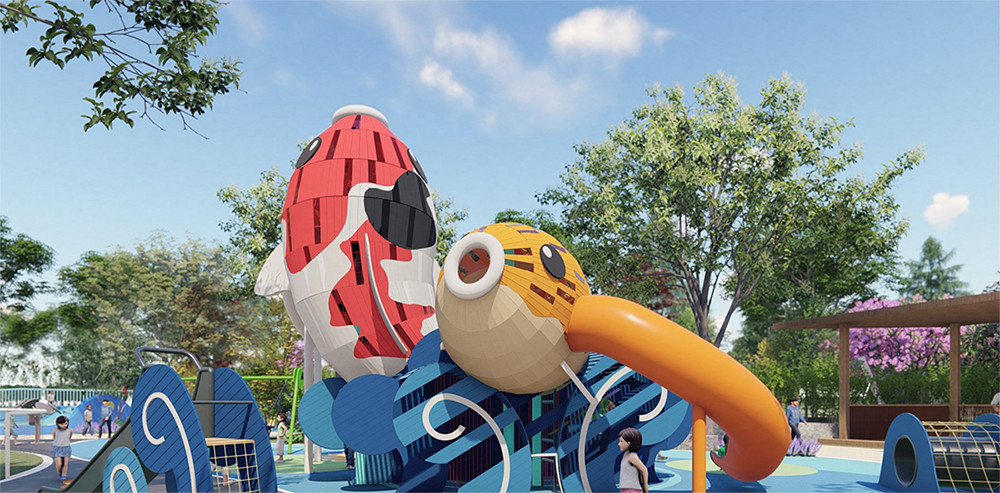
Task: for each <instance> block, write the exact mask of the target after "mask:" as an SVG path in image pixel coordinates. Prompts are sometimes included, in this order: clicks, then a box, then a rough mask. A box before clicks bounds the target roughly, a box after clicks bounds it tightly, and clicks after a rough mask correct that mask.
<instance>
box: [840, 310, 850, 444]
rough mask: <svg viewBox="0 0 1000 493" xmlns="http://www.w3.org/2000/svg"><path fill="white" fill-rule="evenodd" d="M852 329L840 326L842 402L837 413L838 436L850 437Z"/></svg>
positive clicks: (841, 437)
mask: <svg viewBox="0 0 1000 493" xmlns="http://www.w3.org/2000/svg"><path fill="white" fill-rule="evenodd" d="M850 330H851V329H850V328H849V327H846V326H841V327H840V346H839V347H838V349H837V358H838V360H839V363H838V366H839V368H840V372H839V373H840V387H839V388H840V390H839V392H840V404H839V407H838V412H837V415H838V417H839V420H838V426H839V433H838V435H837V438H840V439H844V440H846V439H848V438H850V434H849V433H848V431H849V430H848V429H847V422H848V417H849V416H850V412H851V406H850V404H851V373H850V372H851V341H850V337H849V335H850V332H849V331H850Z"/></svg>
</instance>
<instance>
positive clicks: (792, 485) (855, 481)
mask: <svg viewBox="0 0 1000 493" xmlns="http://www.w3.org/2000/svg"><path fill="white" fill-rule="evenodd" d="M105 441H106V440H86V441H80V442H74V443H73V457H74V458H75V459H79V460H82V461H88V460H90V458H91V457H93V456H94V455H95V454H97V452H98V451H99V450H100V448H101V447H102V446H103V445H104V443H105ZM272 447H273V442H272ZM340 452H342V451H341V450H325V449H324V451H323V457H324V458H325V459H328V460H325V461H324V462H318V463H316V464H315V465H314V469H315V470H316V471H321V472H322V473H323V474H322V475H323V476H326V477H327V478H330V479H332V481H315V480H310V479H309V475H308V474H305V473H303V472H301V471H302V460H303V453H302V446H301V445H293V447H292V452H291V453H290V454H286V455H285V462H284V463H281V464H276V466H277V470H278V487H279V488H280V490H282V491H285V492H288V493H312V492H358V491H393V490H394V488H393V487H392V486H385V485H351V484H350V483H349V480H350V479H351V478H352V477H353V475H354V471H350V470H346V469H345V467H344V463H343V462H342V461H337V460H329V459H330V458H332V457H335V456H336V455H337V454H338V453H340ZM338 458H339V457H338ZM72 467H80V466H72ZM880 468H881V464H880V463H878V462H871V461H861V460H849V459H835V458H829V457H785V460H784V461H782V463H781V466H779V467H778V469H777V470H776V471H775V472H774V474H772V475H771V476H769V477H767V478H765V479H763V480H761V481H757V482H752V483H744V482H740V481H736V480H734V479H732V478H730V477H729V476H728V475H726V474H725V473H723V472H722V471H719V470H718V468H716V467H715V465H714V464H712V462H711V460H708V477H707V485H708V491H712V492H822V493H840V492H875V491H877V492H883V491H888V490H886V489H884V488H881V487H879V486H878V475H879V470H880ZM656 472H657V475H658V476H659V477H660V479H661V481H660V482H659V483H654V484H651V485H650V488H649V489H650V491H691V453H690V452H688V451H681V450H669V451H663V452H660V454H659V460H657V461H656ZM50 473H51V471H50V470H48V469H45V470H43V471H41V472H40V473H39V474H49V475H51V474H50ZM19 483H21V482H20V481H19ZM29 484H30V483H29ZM4 486H5V488H3V490H4V493H7V491H8V488H6V487H7V486H9V484H5V485H4ZM32 491H34V490H32ZM538 491H551V489H546V490H541V489H540V490H538Z"/></svg>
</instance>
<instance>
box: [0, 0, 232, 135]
mask: <svg viewBox="0 0 1000 493" xmlns="http://www.w3.org/2000/svg"><path fill="white" fill-rule="evenodd" d="M86 5H87V7H88V8H90V9H91V12H89V14H88V15H89V17H86V18H85V15H84V13H83V12H80V11H77V10H73V9H71V8H70V7H68V6H66V5H63V4H60V3H57V2H55V1H53V0H46V1H45V2H41V3H39V2H32V1H29V0H14V1H11V2H7V3H0V13H2V16H0V27H2V28H3V32H4V33H15V32H18V31H20V30H22V29H29V28H31V27H32V25H33V24H40V25H42V26H44V31H43V32H42V33H41V34H40V35H39V38H38V40H39V44H38V45H37V46H32V47H31V48H28V50H27V52H26V53H25V55H26V56H27V57H28V64H29V65H30V66H31V67H35V66H37V65H38V64H39V63H40V62H42V61H48V62H50V63H52V64H54V65H55V66H57V67H59V68H60V69H62V68H65V66H66V64H67V63H69V62H71V61H73V60H76V59H80V58H82V59H85V60H87V61H94V60H95V59H99V60H101V61H103V62H104V64H105V65H107V70H106V71H105V73H104V74H103V75H102V76H101V77H100V78H98V80H97V81H95V82H94V84H93V88H94V95H93V97H85V98H83V100H84V101H86V102H88V103H89V104H90V114H88V115H81V116H83V118H84V119H85V120H86V121H85V122H84V124H83V128H84V130H89V129H90V128H92V127H93V126H95V125H98V124H100V125H103V126H104V127H105V128H107V129H111V128H112V127H113V125H114V123H115V122H122V123H125V124H127V125H128V126H130V127H131V126H133V125H134V124H135V122H134V120H133V117H134V116H135V115H137V114H138V117H139V118H144V119H146V120H148V121H149V122H151V123H152V124H153V125H155V126H156V127H157V128H160V129H161V130H162V129H163V127H161V126H160V125H159V124H158V123H156V121H155V120H153V118H152V115H151V114H150V113H151V112H154V113H160V114H163V115H178V116H179V117H180V119H181V123H182V125H183V128H184V129H186V130H191V131H193V132H195V133H197V131H195V130H194V129H193V128H192V127H191V126H190V123H189V119H197V117H198V116H199V115H202V114H204V113H205V112H206V111H207V110H209V109H211V108H212V105H213V102H214V100H215V96H217V95H220V94H226V93H228V92H230V91H231V90H234V89H238V88H239V80H240V76H241V72H240V70H239V63H240V62H239V61H238V60H235V59H229V58H225V57H223V58H220V59H218V60H213V59H210V58H201V57H200V56H199V55H198V49H199V48H200V47H202V46H204V45H205V43H206V42H207V40H208V38H209V37H210V36H211V35H213V34H215V32H216V29H217V28H218V24H219V19H218V10H219V7H220V5H221V3H220V2H218V1H216V0H138V1H125V0H89V1H88V2H87V4H86ZM102 5H103V6H104V8H105V9H106V12H103V13H101V12H98V11H97V7H98V6H102ZM91 18H99V19H100V20H101V21H102V22H104V23H110V24H112V25H113V27H107V28H102V29H101V30H99V29H98V27H96V26H95V25H94V24H92V23H89V22H87V19H91ZM109 19H110V20H109ZM199 58H201V60H200V63H197V60H198V59H199ZM199 135H201V134H199Z"/></svg>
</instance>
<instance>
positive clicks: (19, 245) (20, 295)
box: [0, 216, 55, 311]
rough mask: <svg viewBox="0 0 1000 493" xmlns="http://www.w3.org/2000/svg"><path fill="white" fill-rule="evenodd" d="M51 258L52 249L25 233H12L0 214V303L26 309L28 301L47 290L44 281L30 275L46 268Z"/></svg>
mask: <svg viewBox="0 0 1000 493" xmlns="http://www.w3.org/2000/svg"><path fill="white" fill-rule="evenodd" d="M54 261H55V252H54V251H53V250H52V248H50V247H49V246H48V245H46V244H44V243H42V242H40V241H37V240H34V239H32V238H31V237H29V236H27V235H25V234H22V233H16V234H15V233H14V231H13V230H11V228H10V226H9V225H8V224H7V217H6V216H0V305H2V306H3V307H5V308H6V309H9V310H13V311H23V310H25V309H27V308H30V300H31V299H32V298H34V297H35V295H36V294H39V293H41V292H44V291H45V290H46V289H47V286H46V284H45V282H44V281H41V280H38V279H35V278H34V276H37V275H39V274H42V273H43V272H45V271H46V270H48V269H49V267H52V263H53V262H54Z"/></svg>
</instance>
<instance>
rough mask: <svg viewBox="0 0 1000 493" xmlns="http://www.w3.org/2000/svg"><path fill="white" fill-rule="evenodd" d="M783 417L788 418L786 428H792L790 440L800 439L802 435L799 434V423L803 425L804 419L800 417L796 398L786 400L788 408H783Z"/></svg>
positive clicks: (800, 413)
mask: <svg viewBox="0 0 1000 493" xmlns="http://www.w3.org/2000/svg"><path fill="white" fill-rule="evenodd" d="M785 417H787V418H788V426H790V427H791V428H792V440H795V439H796V438H802V433H799V423H805V422H806V418H803V417H802V410H801V409H799V398H798V397H792V398H791V399H788V407H787V408H785Z"/></svg>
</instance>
